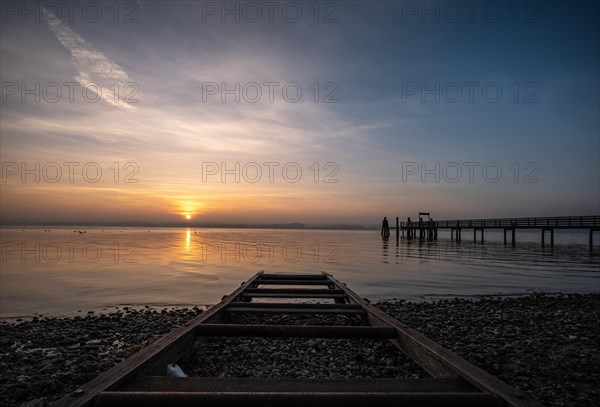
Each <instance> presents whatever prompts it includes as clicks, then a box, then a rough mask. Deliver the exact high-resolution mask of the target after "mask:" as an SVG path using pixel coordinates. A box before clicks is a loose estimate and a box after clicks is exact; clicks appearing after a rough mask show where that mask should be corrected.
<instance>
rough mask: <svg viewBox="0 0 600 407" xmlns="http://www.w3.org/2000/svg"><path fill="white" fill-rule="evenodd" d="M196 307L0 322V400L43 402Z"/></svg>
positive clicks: (148, 340) (115, 360) (131, 350)
mask: <svg viewBox="0 0 600 407" xmlns="http://www.w3.org/2000/svg"><path fill="white" fill-rule="evenodd" d="M200 312H201V310H200V309H198V308H192V309H174V310H167V309H154V308H150V307H148V308H143V309H141V310H138V309H133V308H129V307H125V308H123V309H122V310H119V311H117V312H114V313H110V314H100V315H94V314H92V313H88V314H87V315H86V316H85V317H79V316H76V317H73V318H39V317H36V318H33V319H32V320H31V321H25V322H19V323H6V322H3V323H1V324H0V332H1V333H0V405H2V406H20V405H22V406H38V405H40V406H42V405H48V404H50V403H51V402H52V401H53V400H57V399H59V398H60V397H62V396H64V395H65V394H68V393H70V392H71V391H73V390H75V389H76V388H77V387H78V386H80V385H82V384H84V383H87V382H88V381H90V380H92V379H93V378H94V377H96V376H97V375H99V374H100V373H102V372H104V371H106V370H108V369H110V368H111V367H112V366H114V365H115V364H117V363H119V362H121V361H122V360H124V359H126V358H127V357H128V356H130V355H132V354H133V353H135V352H137V351H138V350H140V349H142V348H143V347H144V346H147V345H148V344H150V343H151V342H152V341H154V340H156V339H157V338H159V337H161V336H162V335H164V334H166V333H168V332H170V331H171V330H172V329H174V328H176V327H177V326H180V325H181V324H183V323H185V322H186V321H188V320H190V319H191V318H193V317H194V316H196V315H198V314H199V313H200Z"/></svg>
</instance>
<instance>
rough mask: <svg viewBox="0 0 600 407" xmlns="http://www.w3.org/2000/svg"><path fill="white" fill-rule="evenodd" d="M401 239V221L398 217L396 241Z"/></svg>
mask: <svg viewBox="0 0 600 407" xmlns="http://www.w3.org/2000/svg"><path fill="white" fill-rule="evenodd" d="M399 238H400V221H399V219H398V217H397V216H396V240H398V239H399Z"/></svg>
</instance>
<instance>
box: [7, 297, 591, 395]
mask: <svg viewBox="0 0 600 407" xmlns="http://www.w3.org/2000/svg"><path fill="white" fill-rule="evenodd" d="M373 304H374V305H375V306H377V307H378V308H381V309H382V310H384V311H386V312H388V313H389V314H391V315H392V316H394V317H396V318H398V319H400V320H401V321H402V322H404V323H405V324H407V325H408V326H410V327H412V328H414V329H416V330H418V331H420V332H422V333H424V334H425V335H426V336H427V337H429V338H430V339H432V340H434V341H436V342H438V343H439V344H441V345H442V346H445V347H447V348H449V349H450V350H452V351H454V352H456V353H457V354H459V355H460V356H461V357H463V358H465V359H467V360H469V361H470V362H472V363H474V364H475V365H477V366H479V367H481V368H483V369H484V370H486V371H488V372H489V373H490V374H492V375H494V376H497V377H499V378H500V379H501V380H504V381H506V382H507V383H508V384H510V385H512V386H514V387H518V388H520V389H522V390H523V391H525V392H526V393H527V394H528V395H529V396H530V397H531V398H533V399H536V400H538V401H540V402H542V403H543V404H544V405H551V406H563V405H577V406H591V405H595V404H596V405H597V403H598V402H600V390H598V389H600V374H599V373H598V372H597V369H596V367H597V366H598V364H599V363H600V345H599V344H598V341H597V338H595V337H594V332H600V293H594V294H530V295H519V296H517V297H513V296H510V297H498V296H482V297H478V298H475V299H472V298H466V299H465V298H453V299H437V300H435V299H433V300H432V299H428V300H425V301H419V302H414V301H405V300H389V301H381V302H373ZM201 312H202V310H201V309H200V308H198V307H195V308H180V309H177V308H176V309H167V308H154V307H150V306H144V307H141V308H138V307H122V308H121V309H119V310H116V311H115V312H109V313H106V314H104V313H101V314H95V313H88V314H83V315H81V316H75V317H38V318H37V319H35V318H34V319H32V320H29V321H22V322H16V323H13V322H6V321H2V322H0V329H1V333H0V368H1V369H0V383H1V385H0V404H2V405H6V406H20V405H21V404H23V403H24V405H27V406H29V407H32V406H42V405H48V404H50V403H51V402H52V401H54V400H56V399H58V398H60V397H61V396H63V395H65V394H67V393H69V392H70V391H72V390H75V389H76V388H77V387H78V386H80V385H82V384H84V383H86V382H87V381H89V380H91V379H93V378H94V377H96V376H97V375H98V374H100V373H102V372H103V371H105V370H108V369H109V368H110V367H112V366H113V365H114V364H116V363H118V362H120V361H121V360H123V359H124V358H125V357H126V356H128V355H131V354H133V353H135V352H136V351H137V350H139V349H141V348H142V347H144V346H147V345H148V344H149V343H151V342H152V341H154V340H156V339H158V338H159V337H161V336H162V335H164V334H166V333H167V332H169V331H170V330H172V329H174V328H175V327H177V326H179V325H181V324H183V323H185V322H187V321H188V320H190V319H192V318H193V317H195V316H196V315H199V314H200V313H201ZM264 320H266V318H263V323H264ZM290 321H291V322H289V323H294V321H296V323H301V321H298V318H290ZM320 322H322V323H331V321H320ZM243 339H248V338H243ZM280 342H281V343H279V342H277V343H275V344H272V345H271V346H272V347H279V352H273V350H274V348H271V349H270V350H269V351H268V352H266V353H265V357H264V358H263V359H264V362H265V365H264V366H262V367H261V366H257V365H256V363H255V361H254V362H253V361H250V360H248V363H245V362H244V357H245V356H246V355H247V354H250V353H253V352H255V351H256V350H258V349H259V348H260V347H262V346H265V345H267V346H268V344H265V343H261V342H260V341H256V340H253V341H248V340H240V341H239V343H237V344H236V343H234V342H231V343H228V344H227V350H228V351H227V352H223V350H224V345H223V343H222V341H213V342H212V343H211V342H210V341H208V342H206V343H204V344H203V345H202V346H204V348H202V353H201V355H202V358H201V361H202V363H204V364H206V365H207V366H210V367H211V368H210V369H208V370H205V371H202V369H195V368H194V367H193V366H189V367H188V366H186V368H187V369H192V371H191V373H194V374H198V375H206V376H214V377H236V376H238V377H239V376H241V377H248V376H253V375H254V376H256V377H322V376H323V375H325V377H328V375H329V377H404V378H406V377H411V376H412V375H415V374H418V373H417V372H416V371H414V369H413V370H411V369H412V367H410V366H409V362H410V361H405V360H404V359H401V358H399V359H395V358H392V357H391V356H390V353H389V349H387V348H385V346H379V345H377V346H375V345H373V344H366V343H359V342H352V343H344V344H341V343H337V342H335V341H325V340H316V341H315V340H313V341H311V343H307V341H303V340H300V341H296V342H294V341H288V342H287V343H284V341H280ZM306 346H309V347H311V349H312V350H311V354H310V355H308V356H311V358H307V357H294V358H288V357H287V355H288V354H294V355H295V354H296V353H298V352H299V351H298V350H297V349H300V352H302V351H303V350H304V348H306ZM286 347H288V348H286ZM281 348H283V349H284V350H285V351H284V352H282V351H281ZM380 348H381V349H380ZM343 349H346V350H347V349H350V350H351V351H350V352H343ZM250 351H252V352H250ZM340 352H341V355H340V354H339V353H340ZM332 353H334V354H335V355H336V358H335V359H332V360H335V361H336V363H332V362H331V361H330V359H329V355H331V354H332ZM275 354H276V356H277V360H273V361H272V360H270V359H269V358H270V357H271V356H273V355H275ZM400 355H401V354H400ZM273 357H274V356H273ZM206 358H210V360H208V359H206ZM390 360H391V362H390ZM397 365H398V366H397ZM274 366H276V367H274ZM403 366H404V367H405V369H404V368H403ZM257 369H258V370H257ZM403 369H404V370H403ZM271 375H272V376H271Z"/></svg>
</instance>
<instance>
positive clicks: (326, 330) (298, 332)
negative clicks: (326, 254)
mask: <svg viewBox="0 0 600 407" xmlns="http://www.w3.org/2000/svg"><path fill="white" fill-rule="evenodd" d="M196 332H197V333H198V334H200V335H202V336H262V337H282V338H293V337H296V338H379V339H394V338H396V337H397V333H396V330H395V329H394V328H391V327H385V326H327V325H241V324H200V325H198V326H197V327H196Z"/></svg>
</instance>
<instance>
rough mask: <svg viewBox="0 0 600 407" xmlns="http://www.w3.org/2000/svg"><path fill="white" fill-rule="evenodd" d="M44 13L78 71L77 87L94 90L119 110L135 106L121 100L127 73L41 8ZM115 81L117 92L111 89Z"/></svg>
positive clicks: (128, 80)
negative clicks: (79, 85)
mask: <svg viewBox="0 0 600 407" xmlns="http://www.w3.org/2000/svg"><path fill="white" fill-rule="evenodd" d="M44 12H45V13H46V15H47V16H48V18H47V21H48V27H49V28H50V29H51V30H52V32H54V35H56V38H57V39H58V41H59V42H60V43H61V44H62V45H63V47H65V48H66V49H68V50H69V51H70V52H71V62H72V63H73V65H74V66H75V68H76V69H77V71H78V72H79V75H78V76H77V77H76V78H75V79H76V80H77V82H79V84H81V86H84V87H87V88H88V89H89V90H91V91H93V92H95V93H96V94H97V95H98V96H99V97H101V98H102V100H104V101H105V102H107V103H108V104H110V105H112V106H115V107H119V108H122V109H128V110H134V109H135V107H134V106H132V105H131V104H129V103H127V102H125V101H123V100H121V96H120V93H121V92H120V90H121V89H122V87H124V86H125V85H126V84H128V83H132V82H133V81H131V79H130V78H129V76H128V75H127V73H126V72H125V71H124V70H123V69H122V68H121V67H120V66H119V65H118V64H116V63H114V62H113V61H111V60H110V59H109V58H108V57H107V56H106V55H104V54H103V53H102V52H101V51H99V50H98V49H96V48H95V47H94V46H93V45H92V44H90V43H89V42H87V41H86V40H84V39H83V38H82V37H81V36H80V35H79V34H77V33H76V32H75V31H73V30H72V29H70V28H69V27H67V26H66V25H65V24H64V23H63V22H62V21H61V20H60V18H58V17H56V16H54V15H53V14H52V13H51V12H49V11H48V10H45V9H44ZM115 84H117V85H116V86H118V89H119V91H118V92H115V89H116V88H115Z"/></svg>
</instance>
